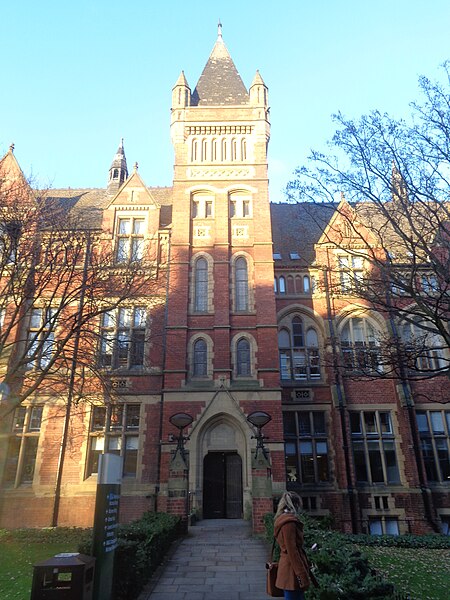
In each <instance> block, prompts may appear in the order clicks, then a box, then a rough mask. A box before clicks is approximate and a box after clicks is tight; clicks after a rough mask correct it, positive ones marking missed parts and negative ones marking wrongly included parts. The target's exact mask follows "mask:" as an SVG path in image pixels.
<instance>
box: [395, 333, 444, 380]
mask: <svg viewBox="0 0 450 600" xmlns="http://www.w3.org/2000/svg"><path fill="white" fill-rule="evenodd" d="M424 327H426V324H424ZM400 337H401V339H402V342H403V345H404V351H405V355H406V361H407V365H408V368H410V369H412V370H416V371H421V372H424V373H426V372H427V371H428V372H435V371H439V370H440V369H445V368H446V366H448V360H445V348H446V344H445V341H444V340H443V338H442V337H441V336H440V335H439V334H438V333H433V332H432V331H427V330H426V329H424V328H423V327H421V326H420V323H419V322H417V323H403V324H402V325H401V326H400Z"/></svg>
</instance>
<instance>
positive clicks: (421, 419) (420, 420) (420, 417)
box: [416, 412, 429, 432]
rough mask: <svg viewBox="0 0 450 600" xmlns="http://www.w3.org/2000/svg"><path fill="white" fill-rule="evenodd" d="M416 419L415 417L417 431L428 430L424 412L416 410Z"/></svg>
mask: <svg viewBox="0 0 450 600" xmlns="http://www.w3.org/2000/svg"><path fill="white" fill-rule="evenodd" d="M416 419H417V427H418V429H419V431H420V432H428V431H429V428H428V419H427V414H426V413H425V412H417V413H416Z"/></svg>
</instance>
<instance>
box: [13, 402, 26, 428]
mask: <svg viewBox="0 0 450 600" xmlns="http://www.w3.org/2000/svg"><path fill="white" fill-rule="evenodd" d="M26 414H27V409H26V407H25V406H19V408H16V412H15V415H14V421H13V431H17V432H19V431H23V427H24V424H25V415H26Z"/></svg>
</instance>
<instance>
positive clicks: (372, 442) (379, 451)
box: [350, 410, 400, 485]
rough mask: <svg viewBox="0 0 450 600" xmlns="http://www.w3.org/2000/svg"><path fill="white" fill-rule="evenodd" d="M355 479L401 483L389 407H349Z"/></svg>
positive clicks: (382, 482)
mask: <svg viewBox="0 0 450 600" xmlns="http://www.w3.org/2000/svg"><path fill="white" fill-rule="evenodd" d="M350 431H351V437H352V449H353V461H354V468H355V476H356V481H357V483H362V484H364V483H365V484H371V485H372V484H386V483H400V473H399V469H398V464H397V455H396V449H395V436H394V431H393V428H392V421H391V413H390V412H389V411H381V410H374V411H350Z"/></svg>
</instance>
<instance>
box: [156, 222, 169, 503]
mask: <svg viewBox="0 0 450 600" xmlns="http://www.w3.org/2000/svg"><path fill="white" fill-rule="evenodd" d="M170 233H171V232H170V231H169V235H168V242H167V245H168V248H167V271H166V273H167V275H166V303H165V307H164V322H163V327H164V328H163V335H162V348H163V356H162V370H163V375H162V383H163V389H162V390H161V398H160V401H159V407H160V409H159V444H158V458H157V469H156V486H155V512H158V496H159V490H160V477H161V458H162V441H163V440H162V432H163V426H164V423H163V409H164V385H165V376H164V373H165V370H166V356H167V322H168V318H169V283H170V256H171V243H170V237H171V235H170Z"/></svg>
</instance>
